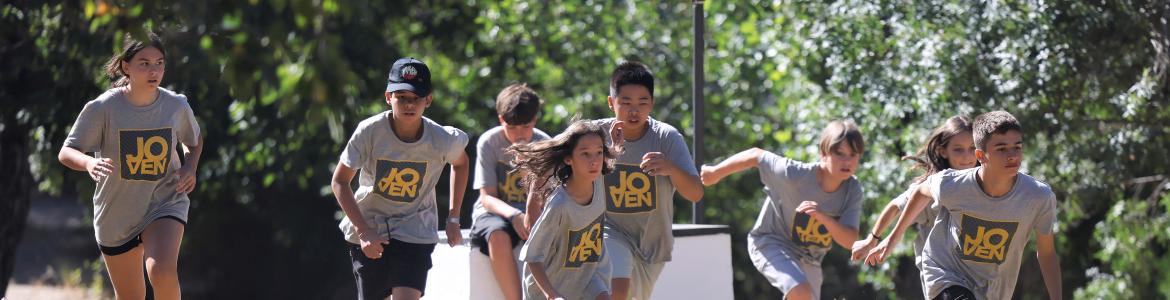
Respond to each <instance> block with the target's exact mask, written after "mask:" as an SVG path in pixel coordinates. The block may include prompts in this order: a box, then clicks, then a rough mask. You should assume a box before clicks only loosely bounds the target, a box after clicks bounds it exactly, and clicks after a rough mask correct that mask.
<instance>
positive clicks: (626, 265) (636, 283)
mask: <svg viewBox="0 0 1170 300" xmlns="http://www.w3.org/2000/svg"><path fill="white" fill-rule="evenodd" d="M605 255H607V256H609V262H610V266H611V267H612V268H613V276H612V277H613V278H628V279H630V290H629V296H630V299H643V300H644V299H650V295H651V293H653V292H654V283H655V282H657V281H658V275H661V274H662V268H663V267H665V266H666V262H657V263H647V262H646V261H644V260H642V258H641V257H637V256H636V255H635V254H634V251H633V250H631V247H630V245H628V244H626V242H625V241H624V240H622V239H618V238H606V239H605Z"/></svg>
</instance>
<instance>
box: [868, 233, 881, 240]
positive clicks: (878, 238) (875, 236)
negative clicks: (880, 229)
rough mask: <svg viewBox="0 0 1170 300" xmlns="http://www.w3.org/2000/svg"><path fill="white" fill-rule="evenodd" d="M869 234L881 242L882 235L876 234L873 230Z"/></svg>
mask: <svg viewBox="0 0 1170 300" xmlns="http://www.w3.org/2000/svg"><path fill="white" fill-rule="evenodd" d="M869 236H871V237H873V239H875V240H877V241H879V242H881V241H882V237H881V236H878V235H876V234H873V233H872V232H871V233H869Z"/></svg>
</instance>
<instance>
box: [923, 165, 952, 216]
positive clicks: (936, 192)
mask: <svg viewBox="0 0 1170 300" xmlns="http://www.w3.org/2000/svg"><path fill="white" fill-rule="evenodd" d="M946 174H947V172H946V171H943V172H938V173H935V174H934V175H930V177H927V178H926V181H925V182H924V183H923V184H925V185H927V188H928V189H930V196H931V197H932V198H933V199H931V200H934V203H938V205H939V206H941V207H949V206H950V203H947V202H946V201H944V200H946V199H948V198H946V197H943V196H942V183H943V176H944V175H946Z"/></svg>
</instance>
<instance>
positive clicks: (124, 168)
mask: <svg viewBox="0 0 1170 300" xmlns="http://www.w3.org/2000/svg"><path fill="white" fill-rule="evenodd" d="M145 37H146V39H138V38H135V37H134V36H131V35H130V34H127V35H126V36H125V38H124V40H125V43H124V44H123V47H122V52H121V53H120V54H117V55H114V57H111V58H110V61H109V63H107V64H106V74H107V75H109V76H110V77H111V78H112V79H114V80H115V82H114V83H113V85H112V87H111V88H110V89H109V90H107V91H106V92H105V93H103V94H102V95H101V96H98V97H97V98H96V99H94V100H93V101H90V102H89V103H86V104H85V108H83V109H82V110H81V114H80V115H78V116H77V121H76V122H75V123H74V124H73V129H72V130H70V131H69V136H68V137H67V138H66V139H65V145H64V147H61V152H60V154H58V155H57V159H58V160H60V161H61V164H64V165H65V166H66V167H69V168H70V169H74V170H77V171H85V172H86V173H88V174H89V176H90V178H93V180H94V181H96V182H97V189H96V191H95V192H94V195H93V212H94V216H93V227H94V233H95V235H96V237H97V243H98V248H99V249H100V250H101V252H102V259H103V260H104V261H105V262H106V270H107V271H109V273H110V282H111V283H112V284H113V285H114V296H115V297H117V298H118V299H144V298H147V296H148V295H147V293H146V280H144V278H143V274H142V273H143V263H144V262H145V266H146V267H145V270H146V276H148V277H149V278H150V283H151V286H152V287H153V288H154V295H153V296H154V297H153V298H154V299H179V297H180V294H181V293H180V290H179V273H178V261H179V245H180V244H181V243H182V240H183V231H184V229H185V228H186V226H187V210H188V209H189V208H190V206H191V200H190V198H188V194H189V193H191V192H192V191H194V190H195V177H196V176H195V175H196V169H197V168H198V166H199V156H200V155H201V154H202V152H203V143H202V135H201V133H200V131H199V123H198V122H196V120H195V113H194V112H193V111H192V110H191V104H190V103H188V102H187V96H184V95H182V94H177V93H175V92H172V91H170V90H167V89H165V88H162V87H160V86H159V83H160V82H162V79H163V73H165V71H166V61H165V58H166V57H165V55H166V50H165V49H164V48H163V43H162V39H160V38H159V37H158V35H156V34H154V33H148V34H147V35H146V36H145ZM180 147H182V149H183V150H184V151H183V154H184V156H185V161H186V163H184V164H182V165H181V166H180V161H179V151H178V150H179V149H180ZM91 152H92V153H94V155H93V156H90V155H89V154H86V153H91ZM140 246H141V247H140Z"/></svg>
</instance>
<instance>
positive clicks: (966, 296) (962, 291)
mask: <svg viewBox="0 0 1170 300" xmlns="http://www.w3.org/2000/svg"><path fill="white" fill-rule="evenodd" d="M934 300H975V293H972V292H971V290H969V289H967V288H965V287H962V286H958V285H952V286H950V287H948V288H946V289H944V290H943V291H942V293H938V296H935V297H934Z"/></svg>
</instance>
